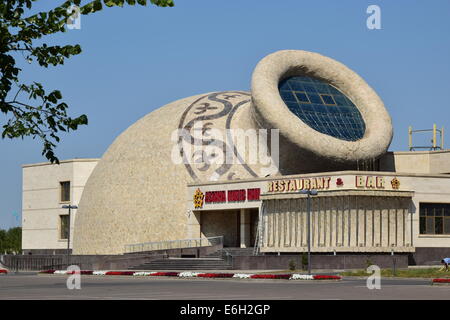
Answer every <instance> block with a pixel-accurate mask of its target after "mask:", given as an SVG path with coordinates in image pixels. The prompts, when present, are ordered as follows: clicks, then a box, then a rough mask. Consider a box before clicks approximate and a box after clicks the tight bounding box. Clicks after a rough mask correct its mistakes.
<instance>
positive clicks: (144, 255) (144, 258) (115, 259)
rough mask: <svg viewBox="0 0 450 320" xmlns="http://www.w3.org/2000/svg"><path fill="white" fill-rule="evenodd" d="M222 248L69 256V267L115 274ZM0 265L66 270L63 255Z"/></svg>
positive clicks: (16, 258)
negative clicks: (143, 265)
mask: <svg viewBox="0 0 450 320" xmlns="http://www.w3.org/2000/svg"><path fill="white" fill-rule="evenodd" d="M222 247H223V245H222V244H220V245H215V246H209V247H199V248H181V249H167V250H157V251H152V252H139V253H130V254H124V255H70V265H77V266H79V267H80V268H81V269H84V270H103V269H108V270H118V269H128V268H129V267H133V266H137V265H140V264H143V263H146V262H150V261H152V260H155V259H161V258H164V257H194V258H199V257H204V256H207V255H208V254H210V253H214V252H216V251H218V250H220V249H222ZM0 262H1V263H3V264H4V265H5V266H6V267H7V268H9V269H11V270H18V271H39V270H43V269H65V268H67V255H66V252H61V253H60V254H52V253H51V252H47V253H44V254H31V255H30V254H25V255H2V256H0Z"/></svg>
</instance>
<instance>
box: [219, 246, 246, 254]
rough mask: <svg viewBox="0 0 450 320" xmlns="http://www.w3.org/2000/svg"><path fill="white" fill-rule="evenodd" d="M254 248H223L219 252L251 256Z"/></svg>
mask: <svg viewBox="0 0 450 320" xmlns="http://www.w3.org/2000/svg"><path fill="white" fill-rule="evenodd" d="M253 251H254V248H253V247H250V248H223V249H221V250H220V252H223V253H224V254H227V253H228V254H229V255H231V256H253Z"/></svg>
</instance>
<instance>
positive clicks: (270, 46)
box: [0, 0, 450, 228]
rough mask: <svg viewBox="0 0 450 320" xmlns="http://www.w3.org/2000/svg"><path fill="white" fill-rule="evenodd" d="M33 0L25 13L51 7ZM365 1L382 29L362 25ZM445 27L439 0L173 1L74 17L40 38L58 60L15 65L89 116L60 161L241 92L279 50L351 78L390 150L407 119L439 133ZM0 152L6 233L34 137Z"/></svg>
mask: <svg viewBox="0 0 450 320" xmlns="http://www.w3.org/2000/svg"><path fill="white" fill-rule="evenodd" d="M41 2H42V4H40V6H38V5H37V7H36V8H38V9H48V8H50V6H51V4H52V3H56V1H51V2H50V1H42V0H41ZM372 4H375V5H378V6H380V8H381V24H382V25H381V26H382V29H381V30H369V29H367V27H366V19H367V18H368V16H369V15H368V14H367V13H366V9H367V7H368V6H369V5H372ZM449 32H450V1H448V0H433V1H423V0H420V1H419V0H397V1H387V0H384V1H382V0H371V1H364V0H342V1H335V0H314V1H312V0H310V1H306V0H283V1H268V0H246V1H242V0H241V1H237V0H227V1H225V0H221V1H219V0H189V1H187V0H178V1H177V0H175V7H174V8H157V7H154V6H147V7H140V6H138V7H129V6H128V7H124V8H107V9H106V10H103V11H101V12H99V13H96V14H93V15H91V16H82V18H81V30H69V31H68V32H66V33H64V34H59V35H56V36H52V37H49V38H46V39H45V42H47V43H48V44H75V43H79V44H80V45H81V46H82V48H83V53H82V54H81V55H79V56H75V57H73V58H71V59H70V60H68V61H67V62H66V64H65V65H63V66H59V67H50V68H49V69H44V68H40V67H38V66H35V65H29V64H28V63H25V62H24V61H23V60H22V59H18V61H19V62H20V65H21V66H22V67H23V73H22V80H23V81H25V82H31V81H38V82H41V83H43V84H44V85H45V86H46V88H48V89H49V90H50V89H59V90H61V91H62V94H63V96H64V99H65V101H66V102H68V103H69V105H70V110H71V114H72V115H74V116H75V115H79V114H83V113H85V114H87V115H88V117H89V126H87V127H82V128H81V129H79V130H78V131H76V132H74V133H71V134H70V135H64V136H63V137H62V138H63V139H62V142H61V143H60V145H59V146H58V148H57V150H56V151H57V155H58V157H59V158H60V159H70V158H84V157H89V158H91V157H101V156H102V154H103V153H104V152H105V151H106V149H107V148H108V146H109V145H110V144H111V143H112V142H113V140H114V139H115V138H116V137H117V135H119V134H120V133H121V132H122V131H123V130H125V129H126V128H127V127H128V126H130V125H131V124H133V123H134V122H135V121H136V120H138V119H139V118H141V117H142V116H144V115H145V114H147V113H149V112H151V111H153V110H155V109H156V108H158V107H160V106H162V105H164V104H166V103H169V102H171V101H173V100H176V99H179V98H183V97H187V96H191V95H195V94H199V93H204V92H210V91H219V90H248V89H249V87H250V79H251V74H252V71H253V68H254V67H255V64H256V63H257V62H258V61H259V60H260V59H261V58H263V57H264V56H265V55H267V54H269V53H271V52H274V51H277V50H282V49H302V50H310V51H315V52H319V53H321V54H324V55H326V56H329V57H331V58H334V59H336V60H338V61H340V62H342V63H344V64H346V65H347V66H348V67H350V68H351V69H353V70H354V71H356V72H357V73H358V74H359V75H361V76H362V77H363V78H364V79H365V80H366V81H367V82H368V83H369V85H371V86H372V87H373V88H374V89H375V91H376V92H377V93H378V94H379V96H380V97H381V98H382V100H383V101H384V103H385V105H386V108H387V109H388V112H389V113H390V115H391V117H392V120H393V124H394V140H393V142H392V144H391V147H390V149H391V150H406V149H407V147H408V145H407V144H408V135H407V128H408V126H409V125H412V126H413V127H414V128H431V126H432V124H433V123H436V124H437V125H438V127H442V126H444V127H445V128H448V129H447V131H448V132H450V100H449V98H448V95H449V92H450V80H449V76H448V75H449V74H450V60H449V57H450V39H449V37H448V35H449ZM0 119H1V118H0ZM1 121H2V120H0V122H1ZM427 139H428V138H427ZM427 139H424V140H427ZM447 140H448V141H449V142H450V138H449V139H447ZM0 150H1V155H2V157H1V158H0V174H1V180H0V181H1V182H0V228H9V227H11V226H16V225H20V213H21V209H22V204H21V201H22V200H21V189H22V169H21V165H22V164H26V163H34V162H42V161H45V159H44V158H43V157H42V156H41V145H40V144H39V143H38V141H37V140H32V139H25V140H0ZM17 217H19V218H17Z"/></svg>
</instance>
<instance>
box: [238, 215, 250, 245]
mask: <svg viewBox="0 0 450 320" xmlns="http://www.w3.org/2000/svg"><path fill="white" fill-rule="evenodd" d="M250 227H251V226H250V212H249V211H248V210H246V209H241V237H240V238H241V248H248V247H251V246H252V245H251V243H250Z"/></svg>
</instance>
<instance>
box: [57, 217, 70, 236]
mask: <svg viewBox="0 0 450 320" xmlns="http://www.w3.org/2000/svg"><path fill="white" fill-rule="evenodd" d="M59 230H60V239H61V240H66V239H67V238H68V237H69V215H68V214H66V215H61V216H59Z"/></svg>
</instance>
